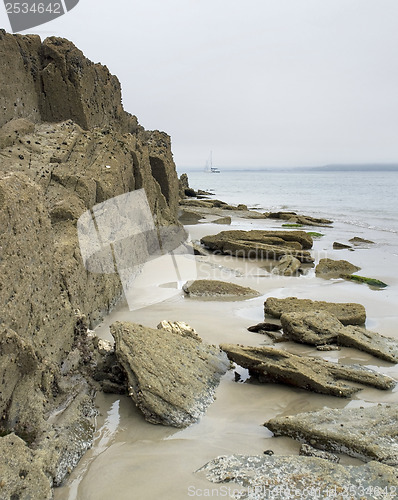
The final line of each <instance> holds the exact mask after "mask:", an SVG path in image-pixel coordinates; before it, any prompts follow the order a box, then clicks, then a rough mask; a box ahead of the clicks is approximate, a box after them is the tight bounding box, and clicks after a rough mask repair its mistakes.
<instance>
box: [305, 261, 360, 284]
mask: <svg viewBox="0 0 398 500" xmlns="http://www.w3.org/2000/svg"><path fill="white" fill-rule="evenodd" d="M360 269H361V268H360V267H358V266H355V265H354V264H351V262H348V261H347V260H333V259H321V260H320V261H319V263H318V265H317V266H316V268H315V274H316V275H317V276H319V277H321V278H325V279H331V278H340V277H341V276H342V275H345V274H353V273H356V272H357V271H359V270H360Z"/></svg>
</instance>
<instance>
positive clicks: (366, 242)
mask: <svg viewBox="0 0 398 500" xmlns="http://www.w3.org/2000/svg"><path fill="white" fill-rule="evenodd" d="M348 241H349V242H350V243H352V244H353V245H354V246H362V245H374V244H375V242H374V241H372V240H367V239H365V238H360V237H359V236H354V238H351V239H350V240H348Z"/></svg>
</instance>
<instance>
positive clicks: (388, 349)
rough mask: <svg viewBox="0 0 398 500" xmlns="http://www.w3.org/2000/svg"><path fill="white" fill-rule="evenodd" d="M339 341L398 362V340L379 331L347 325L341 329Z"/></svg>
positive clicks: (347, 345)
mask: <svg viewBox="0 0 398 500" xmlns="http://www.w3.org/2000/svg"><path fill="white" fill-rule="evenodd" d="M337 342H338V343H339V344H340V345H342V346H346V347H355V348H356V349H359V350H360V351H364V352H368V353H369V354H372V355H373V356H376V357H377V358H380V359H384V360H386V361H390V362H391V363H398V342H397V341H396V340H395V339H392V338H390V337H385V336H384V335H380V334H379V333H377V332H373V331H370V330H366V329H365V328H361V327H359V326H347V327H345V328H342V329H341V330H340V331H339V334H338V337H337Z"/></svg>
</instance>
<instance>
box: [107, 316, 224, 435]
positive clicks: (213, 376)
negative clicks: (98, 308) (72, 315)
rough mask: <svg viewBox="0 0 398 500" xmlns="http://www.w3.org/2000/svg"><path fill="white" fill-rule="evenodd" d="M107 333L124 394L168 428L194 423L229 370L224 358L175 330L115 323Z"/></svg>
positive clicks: (218, 350) (152, 419)
mask: <svg viewBox="0 0 398 500" xmlns="http://www.w3.org/2000/svg"><path fill="white" fill-rule="evenodd" d="M183 330H186V328H184V329H183ZM111 333H112V335H113V337H114V339H115V352H116V358H117V360H118V362H119V363H120V365H121V366H122V367H123V369H124V371H125V373H126V375H127V380H128V390H129V394H130V396H131V398H132V399H133V401H134V403H135V404H136V405H137V406H138V408H139V409H140V410H141V411H142V413H143V415H144V417H145V419H146V420H147V421H148V422H151V423H153V424H162V425H171V426H173V427H186V426H188V425H190V424H192V423H195V422H197V421H198V420H199V418H200V417H201V416H202V415H203V413H204V412H205V411H206V408H207V407H208V406H209V404H210V403H212V402H213V399H214V392H215V390H216V387H217V386H218V384H219V382H220V379H221V376H222V375H223V374H224V373H225V372H226V370H227V369H228V367H229V363H228V360H227V357H226V356H225V354H224V353H223V352H221V351H220V349H218V348H216V347H214V346H210V345H208V344H206V343H205V342H201V341H200V340H198V339H196V338H193V336H185V335H184V336H183V335H180V333H179V331H177V330H175V329H174V330H172V331H169V330H167V329H164V328H160V329H153V328H147V327H144V326H142V325H138V324H135V323H121V322H117V323H114V324H113V325H111Z"/></svg>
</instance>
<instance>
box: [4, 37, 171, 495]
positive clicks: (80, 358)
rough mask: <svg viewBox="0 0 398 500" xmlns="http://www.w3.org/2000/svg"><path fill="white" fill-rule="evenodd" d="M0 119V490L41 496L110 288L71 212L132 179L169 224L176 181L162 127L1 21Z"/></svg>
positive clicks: (57, 465) (55, 467)
mask: <svg viewBox="0 0 398 500" xmlns="http://www.w3.org/2000/svg"><path fill="white" fill-rule="evenodd" d="M0 127H1V128H0V228H1V231H0V436H2V437H0V449H1V450H3V452H4V453H3V452H2V453H1V457H0V497H1V498H10V497H11V496H12V495H14V496H12V498H20V499H23V498H32V499H33V498H40V499H46V498H51V497H52V493H51V485H53V484H55V485H57V484H59V483H60V482H61V481H62V479H63V478H64V477H65V475H66V474H67V473H68V471H70V469H71V468H73V466H74V465H75V464H76V463H77V461H78V460H79V457H80V456H81V454H82V453H83V452H84V451H85V450H86V449H87V447H88V446H90V441H91V438H92V433H93V428H92V424H91V420H90V418H91V416H92V414H93V402H92V398H93V389H92V387H91V385H90V384H89V383H87V380H86V378H85V377H84V365H85V364H87V359H88V357H87V352H86V350H87V345H86V340H85V339H86V337H85V334H86V331H87V327H88V326H90V325H91V326H92V325H94V324H96V323H98V321H99V320H100V319H101V317H102V316H103V315H104V314H105V313H107V312H108V311H109V310H110V308H111V307H112V306H113V305H114V303H115V301H116V300H117V299H118V298H119V297H120V295H121V284H120V280H119V277H118V276H117V275H116V274H108V275H103V274H94V273H91V272H89V271H87V270H86V269H85V268H84V266H83V262H82V258H81V254H80V250H79V246H78V239H77V230H76V223H77V219H78V218H79V217H80V215H81V214H83V213H84V212H85V211H86V210H88V209H90V208H91V207H93V206H94V205H95V204H97V203H99V202H102V201H105V200H107V199H109V198H112V197H114V196H117V195H120V194H123V193H126V192H129V191H131V190H135V189H140V188H143V189H144V190H145V192H146V195H147V198H148V202H149V205H150V208H151V211H152V214H153V217H154V220H155V222H156V224H158V225H172V224H176V223H177V218H176V217H177V204H178V191H179V186H178V178H177V174H176V170H175V165H174V162H173V157H172V153H171V145H170V138H169V137H168V136H167V134H165V133H163V132H158V131H154V132H153V131H152V132H150V131H146V130H144V129H143V127H141V126H140V125H139V124H138V121H137V119H136V117H135V116H132V115H130V114H129V113H127V112H126V111H124V109H123V107H122V103H121V89H120V84H119V81H118V79H117V78H116V77H115V76H113V75H111V74H110V73H109V71H108V69H107V68H106V67H105V66H102V65H100V64H94V63H92V62H91V61H89V60H88V59H86V58H85V57H84V55H83V54H82V52H81V51H80V50H78V49H77V48H76V47H75V46H74V45H73V44H72V43H71V42H69V41H68V40H65V39H61V38H55V37H51V38H48V39H46V40H45V41H44V42H42V41H41V40H40V38H39V37H38V36H21V35H10V34H7V33H5V32H4V30H0ZM33 463H34V464H35V465H34V467H33V465H32V464H33ZM26 464H31V468H29V466H28V465H26ZM27 467H28V468H27ZM21 471H23V472H24V473H21Z"/></svg>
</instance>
